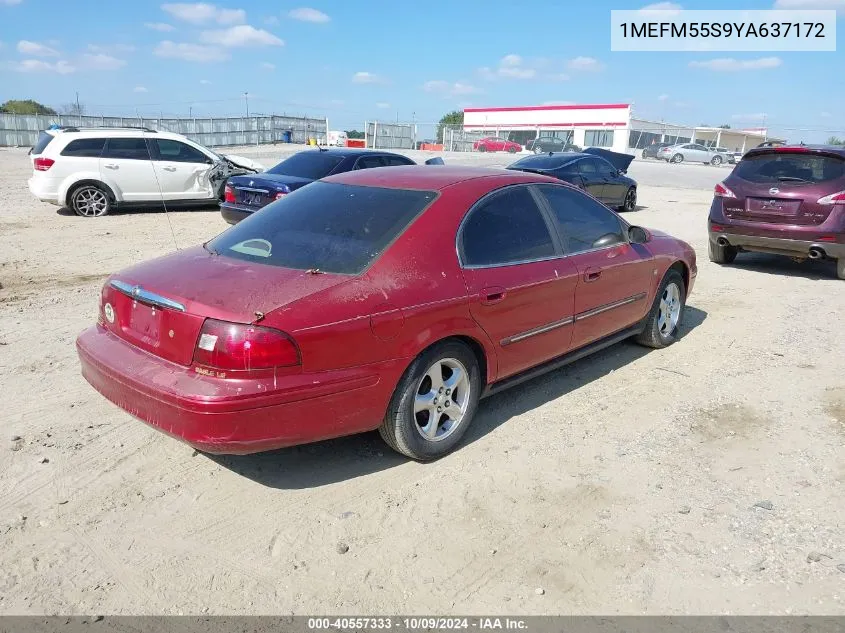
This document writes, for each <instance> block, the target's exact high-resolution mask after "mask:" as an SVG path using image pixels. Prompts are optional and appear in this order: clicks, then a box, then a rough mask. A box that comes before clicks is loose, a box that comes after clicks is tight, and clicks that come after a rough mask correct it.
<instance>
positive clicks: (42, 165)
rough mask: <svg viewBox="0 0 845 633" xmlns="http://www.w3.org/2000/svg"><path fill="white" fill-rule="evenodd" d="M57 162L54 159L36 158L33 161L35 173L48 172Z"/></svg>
mask: <svg viewBox="0 0 845 633" xmlns="http://www.w3.org/2000/svg"><path fill="white" fill-rule="evenodd" d="M55 162H56V161H54V160H53V159H52V158H36V159H35V160H34V161H32V164H33V166H34V167H35V171H47V170H48V169H50V167H52V166H53V163H55Z"/></svg>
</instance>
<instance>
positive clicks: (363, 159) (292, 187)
mask: <svg viewBox="0 0 845 633" xmlns="http://www.w3.org/2000/svg"><path fill="white" fill-rule="evenodd" d="M415 164H416V163H415V162H414V161H412V160H411V159H410V158H408V157H407V156H402V155H401V154H394V153H392V152H382V151H377V150H367V149H356V148H349V147H340V148H331V149H326V148H323V147H320V148H318V149H315V150H306V151H304V152H299V153H298V154H294V155H293V156H290V157H288V158H286V159H285V160H283V161H282V162H281V163H279V164H278V165H276V166H275V167H273V168H272V169H268V170H267V171H264V172H261V173H258V174H249V175H246V176H234V177H232V178H229V180H228V181H227V182H226V188H225V189H224V195H223V202H221V203H220V212H221V213H222V214H223V218H224V219H225V220H226V221H227V222H228V223H229V224H236V223H238V222H240V221H241V220H243V219H244V218H245V217H247V216H249V215H250V214H252V213H255V212H256V211H258V210H259V209H261V208H262V207H265V206H267V205H268V204H270V203H271V202H273V201H275V200H278V199H279V198H281V197H282V196H285V195H287V194H289V193H291V192H292V191H296V190H297V189H299V188H300V187H304V186H305V185H307V184H308V183H311V182H314V181H315V180H319V179H320V178H325V177H326V176H330V175H332V174H340V173H342V172H345V171H352V170H353V169H370V168H372V167H397V166H400V165H415ZM426 164H427V165H436V164H443V160H442V159H440V158H432V159H429V160H427V161H426Z"/></svg>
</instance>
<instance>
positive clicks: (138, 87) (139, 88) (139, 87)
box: [132, 86, 149, 92]
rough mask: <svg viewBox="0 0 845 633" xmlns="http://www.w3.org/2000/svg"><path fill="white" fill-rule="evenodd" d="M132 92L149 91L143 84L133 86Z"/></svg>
mask: <svg viewBox="0 0 845 633" xmlns="http://www.w3.org/2000/svg"><path fill="white" fill-rule="evenodd" d="M132 92H149V91H148V90H147V89H146V88H144V86H135V88H134V89H133V90H132Z"/></svg>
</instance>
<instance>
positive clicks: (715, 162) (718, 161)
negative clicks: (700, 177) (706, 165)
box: [710, 156, 722, 167]
mask: <svg viewBox="0 0 845 633" xmlns="http://www.w3.org/2000/svg"><path fill="white" fill-rule="evenodd" d="M710 164H711V165H713V166H714V167H718V166H719V165H721V164H722V157H721V156H714V157H713V158H711V159H710Z"/></svg>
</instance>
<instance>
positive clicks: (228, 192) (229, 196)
mask: <svg viewBox="0 0 845 633" xmlns="http://www.w3.org/2000/svg"><path fill="white" fill-rule="evenodd" d="M223 201H224V202H235V190H234V189H232V187H231V186H230V185H226V187H225V188H224V189H223Z"/></svg>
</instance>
